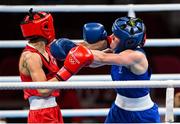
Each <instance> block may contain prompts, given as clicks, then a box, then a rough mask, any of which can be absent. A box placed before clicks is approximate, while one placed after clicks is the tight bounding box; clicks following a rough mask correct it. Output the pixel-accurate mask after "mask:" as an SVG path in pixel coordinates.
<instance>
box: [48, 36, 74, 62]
mask: <svg viewBox="0 0 180 124" xmlns="http://www.w3.org/2000/svg"><path fill="white" fill-rule="evenodd" d="M75 46H76V44H75V43H73V42H72V41H71V40H69V39H67V38H60V39H58V40H56V41H54V42H52V43H51V45H50V52H51V54H52V55H53V57H54V58H56V59H57V60H59V61H63V60H64V59H65V58H66V56H67V54H68V53H69V51H70V50H71V49H72V48H73V47H75Z"/></svg>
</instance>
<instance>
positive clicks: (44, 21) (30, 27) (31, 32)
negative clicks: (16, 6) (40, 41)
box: [20, 9, 55, 44]
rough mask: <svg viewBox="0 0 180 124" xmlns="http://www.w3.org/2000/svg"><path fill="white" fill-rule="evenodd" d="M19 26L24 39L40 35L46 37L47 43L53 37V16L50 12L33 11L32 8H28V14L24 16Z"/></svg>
mask: <svg viewBox="0 0 180 124" xmlns="http://www.w3.org/2000/svg"><path fill="white" fill-rule="evenodd" d="M20 26H21V30H22V33H23V36H24V37H25V38H26V39H32V38H36V37H39V36H40V37H43V38H45V39H47V41H48V44H49V43H50V42H52V41H53V40H54V39H55V31H54V25H53V17H52V16H51V14H50V13H45V12H37V13H33V12H32V9H30V13H29V15H27V16H26V17H25V18H24V20H23V22H22V23H21V25H20Z"/></svg>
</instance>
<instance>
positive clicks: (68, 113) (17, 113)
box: [0, 107, 180, 118]
mask: <svg viewBox="0 0 180 124" xmlns="http://www.w3.org/2000/svg"><path fill="white" fill-rule="evenodd" d="M173 111H174V115H180V108H174V109H173ZM61 112H62V115H63V117H97V116H107V114H108V112H109V108H93V109H61ZM165 113H166V108H162V107H160V108H159V114H160V115H165ZM27 115H28V110H0V118H25V117H27Z"/></svg>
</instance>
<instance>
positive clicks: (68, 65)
mask: <svg viewBox="0 0 180 124" xmlns="http://www.w3.org/2000/svg"><path fill="white" fill-rule="evenodd" d="M92 61H93V55H92V53H91V51H90V50H89V49H88V48H86V47H85V46H82V45H79V46H76V47H74V48H72V49H71V50H70V51H69V53H68V55H67V57H66V59H65V61H64V66H63V67H62V68H61V69H60V70H59V72H58V73H57V76H59V77H61V78H60V79H62V80H67V79H69V78H70V77H71V76H72V75H73V74H76V73H77V72H78V71H79V70H80V69H81V68H82V67H84V66H87V65H89V64H91V63H92Z"/></svg>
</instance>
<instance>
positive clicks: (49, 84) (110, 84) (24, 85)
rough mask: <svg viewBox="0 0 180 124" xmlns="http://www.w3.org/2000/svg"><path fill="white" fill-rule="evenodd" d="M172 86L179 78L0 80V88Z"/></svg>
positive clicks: (179, 85)
mask: <svg viewBox="0 0 180 124" xmlns="http://www.w3.org/2000/svg"><path fill="white" fill-rule="evenodd" d="M145 87H146V88H172V87H180V80H165V81H156V80H154V81H146V80H142V81H93V82H86V83H84V82H83V81H66V83H59V82H28V83H27V82H25V83H22V82H6V83H2V82H0V90H9V89H12V90H18V89H25V88H28V89H38V88H42V89H112V88H145Z"/></svg>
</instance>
